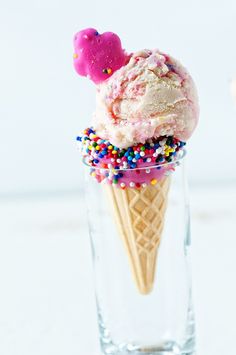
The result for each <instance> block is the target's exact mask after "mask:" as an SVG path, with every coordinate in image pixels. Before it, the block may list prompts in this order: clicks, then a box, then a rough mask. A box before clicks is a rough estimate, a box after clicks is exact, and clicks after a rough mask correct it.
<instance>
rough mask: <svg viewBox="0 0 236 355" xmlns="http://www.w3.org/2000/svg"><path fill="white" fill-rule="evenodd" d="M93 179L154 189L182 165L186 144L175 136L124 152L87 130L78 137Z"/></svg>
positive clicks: (150, 140) (92, 131)
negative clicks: (152, 186) (180, 163)
mask: <svg viewBox="0 0 236 355" xmlns="http://www.w3.org/2000/svg"><path fill="white" fill-rule="evenodd" d="M77 140H78V141H79V143H80V150H81V153H82V155H83V157H84V162H85V164H87V165H89V166H90V167H91V171H90V175H91V176H93V177H94V178H95V179H96V180H97V181H98V182H102V183H107V184H110V185H113V186H117V187H120V188H122V189H125V188H127V187H131V188H140V187H145V186H147V185H148V184H150V185H155V184H156V183H157V182H158V181H159V180H161V179H162V178H163V177H164V176H168V175H170V174H171V172H173V171H174V170H175V166H176V165H178V164H179V161H178V160H179V159H180V158H181V156H182V154H183V147H184V146H185V144H186V143H185V142H182V141H180V140H178V139H177V138H175V137H173V136H163V137H158V138H153V139H149V140H147V142H145V144H142V143H139V144H136V145H134V146H132V147H129V148H127V149H121V148H118V147H116V146H114V145H113V144H111V143H110V142H109V141H108V140H106V139H101V138H100V137H99V136H97V135H96V132H95V131H94V130H93V128H87V129H85V130H84V131H83V134H81V135H80V136H78V137H77Z"/></svg>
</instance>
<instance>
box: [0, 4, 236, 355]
mask: <svg viewBox="0 0 236 355" xmlns="http://www.w3.org/2000/svg"><path fill="white" fill-rule="evenodd" d="M85 27H95V28H97V29H98V31H99V32H103V31H107V30H108V31H109V30H111V31H114V32H116V33H118V34H119V35H120V37H121V39H122V43H123V46H124V48H126V49H127V50H128V51H134V50H138V49H140V48H145V47H146V48H154V47H157V48H159V49H161V50H163V51H166V52H169V53H170V54H172V55H173V56H175V57H176V58H178V59H180V60H181V61H182V63H183V64H184V65H185V66H186V67H187V68H188V69H189V71H190V72H191V74H192V76H193V78H194V80H195V82H196V84H197V87H198V91H199V98H200V105H201V116H200V122H199V126H198V128H197V130H196V133H195V134H194V136H193V138H192V139H191V141H190V142H189V144H188V146H189V149H188V155H189V159H188V165H189V166H188V168H189V169H188V171H189V178H190V182H191V186H192V189H191V200H192V220H193V228H192V230H193V241H194V243H193V281H194V282H193V284H194V303H195V308H196V314H197V334H198V349H199V351H198V354H199V355H222V354H224V355H227V354H233V352H232V351H234V348H235V338H236V329H235V319H236V314H235V298H236V288H235V287H234V283H235V282H234V279H235V277H234V270H235V269H236V261H235V252H234V251H235V248H236V238H235V214H236V203H235V201H236V164H235V153H234V150H235V149H234V147H235V131H236V109H235V104H234V102H233V99H232V97H231V93H230V83H231V81H232V78H233V77H236V44H235V43H236V41H235V34H236V2H235V1H234V0H224V1H218V0H215V1H212V0H209V1H207V0H198V1H190V0H179V1H174V0H170V1H159V0H146V1H138V0H136V1H135V0H121V1H119V2H118V1H117V2H116V1H108V0H107V1H106V0H100V1H80V0H76V1H75V0H74V1H72V0H68V1H59V0H57V1H56V0H37V1H36V0H21V1H17V0H14V1H10V0H8V1H7V0H5V1H4V0H0V355H32V354H34V355H54V354H55V355H67V354H70V355H74V354H75V355H76V354H77V355H98V354H99V350H98V341H97V327H96V318H95V306H94V297H93V289H92V272H91V259H90V251H89V242H88V236H87V230H86V224H85V217H84V214H83V213H84V204H83V200H82V198H81V194H80V188H81V184H82V173H81V171H82V170H81V169H82V166H81V163H80V157H79V154H78V151H77V147H76V140H75V138H76V136H77V134H78V133H79V131H80V130H82V129H83V128H84V127H86V126H88V125H89V122H90V119H91V114H92V112H93V109H94V101H95V100H94V93H95V89H94V86H93V84H92V83H91V82H89V81H88V80H87V79H85V78H80V77H78V75H77V74H76V73H75V72H74V69H73V65H72V54H73V47H72V38H73V35H74V33H75V32H76V31H78V30H80V29H82V28H85ZM232 349H233V350H232Z"/></svg>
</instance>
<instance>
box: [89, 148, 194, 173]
mask: <svg viewBox="0 0 236 355" xmlns="http://www.w3.org/2000/svg"><path fill="white" fill-rule="evenodd" d="M186 155H187V151H186V149H182V150H181V151H179V155H178V158H177V159H175V160H173V161H171V162H166V163H163V164H155V165H147V166H142V167H136V168H119V169H116V168H114V167H112V168H103V167H101V166H91V165H89V164H88V163H87V162H86V158H87V157H88V156H87V157H83V159H82V162H83V164H84V166H86V167H88V168H90V169H94V170H104V171H111V170H117V171H137V170H147V169H156V168H162V167H166V166H170V165H173V164H176V163H178V162H180V161H182V160H183V159H184V158H185V157H186Z"/></svg>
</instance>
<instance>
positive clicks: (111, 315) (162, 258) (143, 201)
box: [85, 152, 195, 355]
mask: <svg viewBox="0 0 236 355" xmlns="http://www.w3.org/2000/svg"><path fill="white" fill-rule="evenodd" d="M168 164H169V163H166V164H164V165H162V169H166V170H168V171H169V170H170V169H169V168H170V166H168ZM175 165H179V166H177V167H176V169H175V172H174V173H173V174H171V176H166V175H168V174H165V176H163V177H162V179H160V180H158V181H154V182H155V184H153V185H152V186H150V187H148V186H140V187H139V188H138V189H135V188H133V187H129V188H127V189H125V190H122V189H119V188H117V187H115V186H108V185H107V184H102V183H101V184H98V183H97V181H96V180H95V179H92V178H91V176H89V170H90V169H91V167H89V166H88V165H87V164H86V162H85V176H86V201H87V216H88V227H89V234H90V238H91V246H92V255H93V265H94V275H95V292H96V301H97V313H98V325H99V332H100V344H101V350H102V354H104V355H108V354H109V355H133V354H134V355H177V354H178V355H180V354H181V355H193V354H195V321H194V312H193V305H192V295H191V294H192V292H191V271H190V266H189V249H190V218H189V202H188V194H187V182H186V169H185V152H183V154H182V156H180V157H179V160H178V161H177V162H176V163H175ZM149 169H150V173H151V174H152V173H153V172H154V169H158V166H152V167H149ZM139 170H140V169H139ZM124 173H127V171H124ZM139 173H140V172H137V174H139ZM92 174H94V175H96V176H97V177H99V175H104V174H108V172H107V171H106V169H100V168H99V169H98V168H93V169H92ZM132 174H135V169H132Z"/></svg>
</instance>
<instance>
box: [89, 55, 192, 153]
mask: <svg viewBox="0 0 236 355" xmlns="http://www.w3.org/2000/svg"><path fill="white" fill-rule="evenodd" d="M198 115H199V108H198V98H197V93H196V88H195V85H194V82H193V80H192V78H191V76H190V75H189V74H188V72H187V70H186V69H185V68H184V67H183V66H182V65H181V64H180V63H179V62H178V61H177V60H175V59H174V58H172V57H170V56H169V55H166V54H163V53H161V52H160V51H158V50H153V51H151V50H142V51H140V52H137V53H134V54H133V55H132V56H131V58H130V60H129V62H128V63H127V64H126V65H124V66H122V67H121V68H120V69H118V70H117V71H115V72H114V74H113V75H112V76H111V77H109V78H108V79H107V80H105V81H103V82H102V83H100V84H99V85H97V106H96V111H95V114H94V118H93V127H94V128H95V130H96V132H97V134H98V135H99V136H100V137H102V138H103V139H108V140H109V141H110V142H111V143H112V144H114V145H116V146H118V147H119V148H127V147H129V146H133V145H134V144H136V143H144V142H145V141H147V139H150V138H155V137H159V136H174V137H176V138H178V139H179V140H182V141H186V140H187V139H189V137H190V136H191V135H192V133H193V131H194V129H195V127H196V125H197V122H198Z"/></svg>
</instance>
